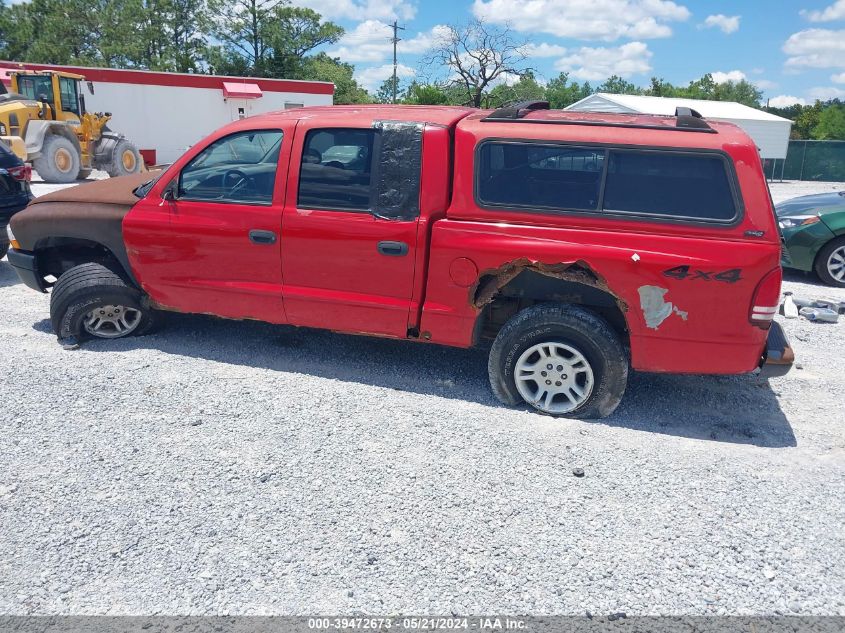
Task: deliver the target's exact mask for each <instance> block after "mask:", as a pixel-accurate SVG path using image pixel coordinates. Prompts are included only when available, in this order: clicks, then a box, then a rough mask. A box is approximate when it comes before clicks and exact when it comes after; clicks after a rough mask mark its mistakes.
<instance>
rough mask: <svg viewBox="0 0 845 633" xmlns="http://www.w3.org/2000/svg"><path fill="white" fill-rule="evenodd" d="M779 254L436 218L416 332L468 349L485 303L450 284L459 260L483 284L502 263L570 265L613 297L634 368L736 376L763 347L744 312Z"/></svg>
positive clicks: (741, 245) (474, 289)
mask: <svg viewBox="0 0 845 633" xmlns="http://www.w3.org/2000/svg"><path fill="white" fill-rule="evenodd" d="M777 253H778V249H777V245H774V244H770V243H761V242H754V241H751V240H746V241H739V240H737V241H732V240H714V239H704V238H697V237H689V238H680V237H679V236H678V235H671V236H666V235H655V234H653V233H651V234H649V233H645V232H642V233H633V232H620V231H616V232H614V231H600V230H586V229H572V228H558V227H542V226H525V225H514V224H504V223H500V224H492V223H486V222H472V221H455V220H449V219H447V220H440V221H438V222H437V223H436V224H435V226H434V231H433V235H432V244H431V255H430V264H429V277H428V286H427V293H426V301H425V305H424V309H423V318H422V322H421V330H422V333H423V336H430V337H431V340H432V341H433V342H436V343H442V344H447V345H457V346H464V347H466V346H470V345H472V344H473V330H474V327H475V323H476V320H477V317H478V315H479V313H480V311H481V309H482V307H483V305H479V297H478V296H477V293H478V286H477V284H474V285H472V286H470V287H465V286H464V285H462V284H459V283H456V282H455V280H454V279H453V278H452V277H453V273H454V268H453V266H454V262H455V260H457V259H459V258H466V259H469V260H471V261H472V262H474V263H475V265H476V267H477V269H478V271H479V276H480V277H481V278H484V277H485V276H488V275H496V274H498V273H501V272H503V271H504V272H505V273H506V274H509V273H510V272H512V270H508V268H507V267H508V266H517V267H519V266H521V267H531V268H533V269H535V270H538V271H539V272H543V271H544V270H545V271H546V272H548V273H549V274H552V275H554V274H555V271H556V270H560V269H561V268H562V267H561V266H559V265H560V264H574V263H576V262H577V263H578V267H579V268H583V269H587V270H589V271H592V273H594V274H595V278H597V279H598V280H600V282H601V286H602V287H603V289H606V290H608V291H609V292H610V293H611V294H612V295H614V296H615V300H616V303H617V305H618V307H619V309H620V310H621V311H622V313H623V314H624V317H625V320H626V323H627V328H628V330H629V336H630V346H631V361H632V365H633V367H634V368H635V369H639V370H644V371H656V372H678V373H714V374H730V373H742V372H746V371H751V370H753V369H754V368H755V367H756V366H757V363H758V362H759V359H760V354H761V350H762V347H763V345H764V343H765V339H766V332H765V331H764V330H761V329H758V328H756V327H754V326H753V325H751V324H750V323H749V321H748V311H749V306H750V303H751V300H752V295H753V293H754V290H755V288H756V286H757V284H758V283H759V281H760V280H761V279H762V278H763V276H764V275H765V274H766V273H768V272H769V271H770V270H772V269H773V268H774V265H773V262H777V257H778V255H777ZM775 265H776V264H775ZM683 267H688V268H683ZM450 269H451V271H452V272H450ZM458 281H459V282H460V281H461V279H458ZM480 299H481V301H483V300H484V298H483V297H482V298H480Z"/></svg>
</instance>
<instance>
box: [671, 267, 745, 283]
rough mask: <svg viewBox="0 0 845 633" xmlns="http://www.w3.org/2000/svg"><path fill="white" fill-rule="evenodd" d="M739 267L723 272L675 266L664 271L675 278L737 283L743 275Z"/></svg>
mask: <svg viewBox="0 0 845 633" xmlns="http://www.w3.org/2000/svg"><path fill="white" fill-rule="evenodd" d="M741 272H742V270H741V269H739V268H731V269H729V270H723V271H722V272H715V271H706V270H698V269H693V268H691V267H690V266H675V267H674V268H669V269H668V270H664V271H663V276H664V277H672V278H673V279H690V281H723V282H725V283H726V284H735V283H736V282H738V281H739V280H740V279H742V277H741V276H740V273H741Z"/></svg>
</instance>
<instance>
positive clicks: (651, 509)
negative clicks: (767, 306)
mask: <svg viewBox="0 0 845 633" xmlns="http://www.w3.org/2000/svg"><path fill="white" fill-rule="evenodd" d="M37 187H38V188H39V189H41V187H42V185H37ZM839 187H841V185H834V184H821V185H820V184H818V183H800V184H795V183H784V184H779V183H775V184H774V185H773V187H772V190H773V196H774V197H775V199H776V200H780V199H784V198H786V197H791V196H793V195H801V194H804V193H812V192H814V191H819V190H828V189H833V188H839ZM785 289H788V290H793V291H794V292H795V293H796V294H798V295H810V296H813V297H820V298H821V297H828V298H832V299H837V300H845V290H834V289H830V288H827V287H825V286H822V285H821V284H820V283H818V282H817V281H816V280H815V279H814V278H812V277H808V276H804V275H797V274H790V275H789V276H788V279H787V281H786V283H785ZM0 296H2V307H0V362H2V366H3V368H4V374H5V375H4V380H3V381H2V387H0V401H2V402H3V404H4V409H5V414H4V415H3V416H2V420H0V438H2V439H1V440H0V613H3V614H270V613H272V614H314V613H324V614H328V613H347V614H348V613H352V612H358V613H376V614H385V613H418V614H419V613H429V614H448V613H450V612H454V613H531V614H536V613H544V614H551V613H558V614H583V613H584V612H585V611H590V612H592V613H599V614H602V613H605V614H606V613H612V612H619V611H624V612H626V613H627V614H629V615H632V614H747V615H752V614H778V613H798V614H802V615H805V614H819V615H822V614H839V615H845V574H843V571H842V570H843V569H845V529H844V528H843V526H844V525H845V502H843V500H845V416H843V409H845V407H843V405H845V396H843V388H845V355H843V349H845V322H843V323H839V324H836V325H828V324H814V323H810V322H807V321H805V320H803V319H801V320H794V321H785V322H784V325H785V328H786V330H787V333H788V334H789V336H790V337H791V340H792V343H793V345H794V347H795V350H796V354H797V356H798V361H799V363H800V365H801V368H800V369H795V370H793V371H792V372H791V373H790V374H789V375H788V376H786V377H783V378H778V379H773V380H771V381H769V382H767V381H765V380H763V379H760V378H756V377H753V376H738V377H700V376H658V375H646V374H634V375H633V376H632V377H631V380H630V385H629V389H628V392H627V395H626V397H625V399H624V401H623V403H622V405H621V406H620V408H619V409H618V410H617V411H616V413H614V415H613V416H611V417H610V418H608V419H606V420H603V421H600V422H584V421H574V420H555V419H550V418H548V417H544V416H540V415H536V414H533V413H531V412H529V411H527V410H514V409H509V408H506V407H503V406H500V405H499V404H498V403H497V402H496V401H495V400H494V399H493V397H492V396H491V394H490V391H489V387H488V385H487V378H486V358H485V355H484V353H483V352H477V351H475V352H466V351H461V350H454V349H448V348H441V347H436V346H426V345H421V344H414V343H404V342H396V341H388V340H380V339H370V338H363V337H354V336H342V335H336V334H331V333H326V332H317V331H306V330H297V329H295V328H291V327H274V326H270V325H265V324H261V323H249V322H232V321H224V320H216V319H213V318H208V317H199V316H186V315H170V316H169V317H168V319H167V323H166V325H165V327H164V328H163V329H162V330H160V331H159V332H158V333H156V334H154V335H150V336H146V337H141V338H136V339H128V340H122V341H112V342H108V341H98V342H90V343H87V344H86V345H85V346H84V347H83V348H82V349H80V350H78V351H63V350H62V349H61V348H60V347H59V346H58V345H57V343H56V339H55V336H54V335H53V334H52V333H51V331H50V326H49V322H48V320H47V317H48V309H47V306H48V297H47V296H41V295H38V294H36V293H34V292H32V291H30V290H28V289H27V288H25V287H24V286H23V285H21V284H20V283H19V282H18V280H17V277H16V275H15V274H14V272H13V271H12V270H11V268H10V267H9V265H8V264H7V263H6V262H5V261H3V262H0ZM576 467H580V468H583V469H584V470H585V471H586V475H585V476H584V477H583V478H577V477H575V476H573V474H572V470H573V468H576Z"/></svg>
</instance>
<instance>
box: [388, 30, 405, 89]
mask: <svg viewBox="0 0 845 633" xmlns="http://www.w3.org/2000/svg"><path fill="white" fill-rule="evenodd" d="M391 26H392V27H393V38H392V39H391V40H390V41H391V42H393V103H394V104H395V103H396V88H397V86H398V84H399V79H398V78H397V75H396V45H397V44H398V43H399V42H400V41H401V40H400V39H399V31H404V30H405V27H404V26H399V24H398V22H397V21H396V20H393V24H391Z"/></svg>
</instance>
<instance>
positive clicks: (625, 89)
mask: <svg viewBox="0 0 845 633" xmlns="http://www.w3.org/2000/svg"><path fill="white" fill-rule="evenodd" d="M596 92H607V93H610V94H616V95H639V94H642V93H643V91H642V89H640V88H637V87H636V86H635V85H634V84H632V83H631V82H630V81H626V80H625V79H622V77H619V76H618V75H612V76H610V77H608V78H607V79H606V80H605V82H604V83H603V84H601V85H600V86H599V87H598V88H596Z"/></svg>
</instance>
